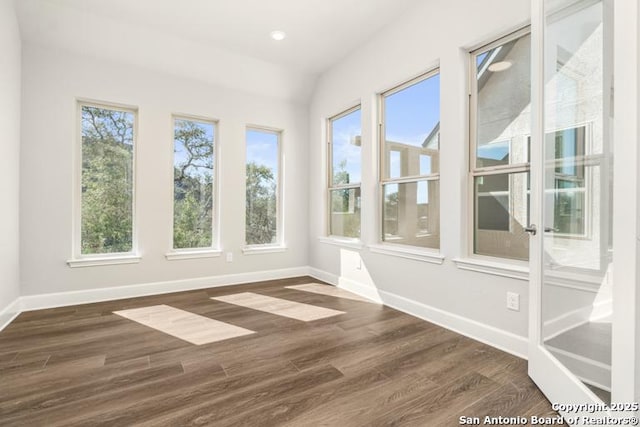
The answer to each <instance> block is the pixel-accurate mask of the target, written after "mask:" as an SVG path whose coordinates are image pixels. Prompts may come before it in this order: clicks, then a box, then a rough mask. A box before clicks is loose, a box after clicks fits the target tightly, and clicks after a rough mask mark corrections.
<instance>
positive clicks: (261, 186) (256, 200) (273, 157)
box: [245, 128, 281, 245]
mask: <svg viewBox="0 0 640 427" xmlns="http://www.w3.org/2000/svg"><path fill="white" fill-rule="evenodd" d="M280 135H281V133H280V132H278V131H272V130H267V129H260V128H249V129H247V134H246V144H247V164H246V219H245V223H246V232H245V240H246V243H247V245H272V244H278V243H280V242H279V240H280V237H279V234H280V233H279V229H278V228H279V218H280V212H279V210H280V209H279V199H280V197H279V192H280V188H279V187H280Z"/></svg>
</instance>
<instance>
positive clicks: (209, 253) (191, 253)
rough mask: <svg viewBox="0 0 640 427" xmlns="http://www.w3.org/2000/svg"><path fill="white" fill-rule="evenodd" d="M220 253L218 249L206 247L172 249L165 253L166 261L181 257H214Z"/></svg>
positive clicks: (177, 259)
mask: <svg viewBox="0 0 640 427" xmlns="http://www.w3.org/2000/svg"><path fill="white" fill-rule="evenodd" d="M220 255H222V251H221V250H219V249H207V250H186V251H173V252H168V253H166V254H165V257H166V258H167V260H168V261H179V260H183V259H200V258H216V257H219V256H220Z"/></svg>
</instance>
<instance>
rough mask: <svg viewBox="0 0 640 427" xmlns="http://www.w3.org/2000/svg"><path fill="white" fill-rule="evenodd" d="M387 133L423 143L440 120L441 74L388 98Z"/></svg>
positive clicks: (415, 143)
mask: <svg viewBox="0 0 640 427" xmlns="http://www.w3.org/2000/svg"><path fill="white" fill-rule="evenodd" d="M384 110H385V136H386V138H387V140H389V141H395V142H402V143H404V144H410V145H413V146H421V145H422V143H423V142H424V140H425V138H426V137H427V136H428V135H429V134H430V133H431V131H432V130H433V128H434V127H435V125H437V124H438V123H439V122H440V74H436V75H435V76H432V77H430V78H428V79H426V80H422V81H420V82H418V83H416V84H414V85H412V86H409V87H407V88H405V89H403V90H401V91H399V92H396V93H394V94H393V95H390V96H387V97H386V98H385V105H384Z"/></svg>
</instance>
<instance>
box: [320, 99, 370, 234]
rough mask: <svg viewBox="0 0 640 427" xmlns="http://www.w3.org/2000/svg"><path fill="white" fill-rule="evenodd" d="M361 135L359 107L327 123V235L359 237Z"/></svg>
mask: <svg viewBox="0 0 640 427" xmlns="http://www.w3.org/2000/svg"><path fill="white" fill-rule="evenodd" d="M361 135H362V125H361V112H360V106H357V107H354V108H351V109H349V110H347V111H345V112H343V113H341V114H338V115H337V116H334V117H332V118H330V119H329V120H328V142H329V144H328V145H329V162H328V163H329V202H328V203H329V227H328V228H329V230H328V233H329V235H330V236H338V237H348V238H360V182H361V170H362V166H361V164H362V160H361V140H362V138H361Z"/></svg>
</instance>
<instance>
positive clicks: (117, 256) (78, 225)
mask: <svg viewBox="0 0 640 427" xmlns="http://www.w3.org/2000/svg"><path fill="white" fill-rule="evenodd" d="M83 106H88V107H96V108H104V109H109V110H116V111H124V112H128V113H133V158H132V163H133V164H132V165H131V172H132V174H133V180H132V189H131V196H132V200H131V251H129V252H118V253H109V254H83V253H82V107H83ZM72 164H73V168H74V172H73V180H72V181H73V189H72V191H71V195H72V196H71V199H72V203H73V216H72V245H71V246H72V248H71V258H70V259H68V260H67V265H68V266H69V267H71V268H76V267H94V266H100V265H114V264H132V263H137V262H140V259H141V256H140V255H138V227H137V225H138V210H137V209H136V204H137V197H136V189H137V187H138V174H137V164H138V107H137V106H134V105H127V104H118V103H114V102H105V101H100V100H94V99H87V98H76V99H75V132H74V147H73V154H72Z"/></svg>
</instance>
